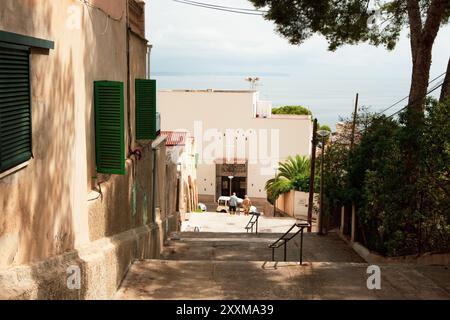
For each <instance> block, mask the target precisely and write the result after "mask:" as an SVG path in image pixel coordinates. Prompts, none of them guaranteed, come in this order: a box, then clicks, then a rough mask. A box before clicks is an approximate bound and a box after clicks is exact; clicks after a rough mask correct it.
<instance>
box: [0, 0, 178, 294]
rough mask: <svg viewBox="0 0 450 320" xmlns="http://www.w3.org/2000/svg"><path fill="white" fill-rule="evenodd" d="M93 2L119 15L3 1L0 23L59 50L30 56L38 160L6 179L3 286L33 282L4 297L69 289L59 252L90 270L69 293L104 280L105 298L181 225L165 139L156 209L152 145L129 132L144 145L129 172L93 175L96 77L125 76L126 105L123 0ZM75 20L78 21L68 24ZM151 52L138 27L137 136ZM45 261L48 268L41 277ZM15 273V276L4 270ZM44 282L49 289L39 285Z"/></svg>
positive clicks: (70, 4) (0, 223)
mask: <svg viewBox="0 0 450 320" xmlns="http://www.w3.org/2000/svg"><path fill="white" fill-rule="evenodd" d="M90 3H91V4H93V5H95V6H98V7H100V8H101V9H103V10H105V11H106V13H107V14H109V15H110V16H111V17H114V18H118V19H119V21H114V20H113V19H109V21H108V19H107V18H106V15H105V14H104V13H102V12H101V11H100V10H97V9H95V8H91V7H88V6H86V5H84V4H83V3H82V2H81V1H77V0H58V1H53V0H21V1H17V0H2V2H1V5H0V17H1V19H0V29H1V30H4V31H8V32H14V33H19V34H23V35H27V36H33V37H38V38H44V39H48V40H52V41H54V43H55V48H54V49H53V50H49V51H45V50H33V51H32V54H31V73H32V76H31V82H32V84H31V86H32V117H33V123H32V136H33V154H34V158H33V159H31V160H30V161H29V163H28V165H27V166H26V167H25V168H22V169H21V170H19V171H17V172H14V173H12V174H10V175H8V176H6V177H1V178H0V289H2V290H3V289H5V290H6V289H8V288H16V287H17V288H25V287H26V285H25V284H32V286H31V287H30V288H28V289H23V290H22V289H20V290H22V291H20V290H19V289H17V290H19V291H17V290H16V289H14V290H13V292H12V293H11V292H9V291H7V292H5V291H2V290H0V297H41V298H42V297H59V298H65V297H68V296H70V294H68V293H67V292H66V291H64V290H65V289H64V288H62V287H61V286H60V285H58V287H55V284H56V283H59V284H61V283H64V281H65V279H66V277H67V275H66V273H65V270H64V269H61V266H59V267H58V266H57V265H56V264H54V263H53V262H51V263H50V262H49V261H60V260H61V259H63V260H64V261H66V262H67V261H68V262H70V263H77V261H81V262H82V263H81V266H82V270H83V272H86V274H85V276H86V277H88V278H89V279H88V278H83V279H84V280H86V279H87V280H86V281H87V282H86V283H84V285H85V287H84V288H83V289H82V290H84V292H76V293H71V294H72V295H74V294H78V297H91V298H95V292H94V291H95V290H94V289H93V287H95V286H96V285H97V283H98V282H99V281H102V280H105V279H106V280H105V281H106V282H105V283H104V285H105V286H108V290H106V289H105V291H104V292H103V291H102V292H103V293H102V294H103V295H102V296H101V297H108V296H110V295H111V294H112V293H113V291H114V289H115V287H116V286H117V285H118V284H119V283H120V280H121V277H122V276H123V273H124V272H125V270H126V268H127V266H128V265H129V263H130V262H132V260H133V259H135V258H138V257H143V258H145V257H147V258H150V257H155V256H156V255H157V254H158V253H159V251H160V246H161V245H162V243H163V242H162V240H163V239H164V237H166V236H167V233H168V232H169V231H170V230H174V228H176V227H177V223H174V222H173V221H174V220H176V215H175V212H173V210H174V204H173V203H174V198H175V197H170V198H169V199H167V198H166V195H167V194H174V193H175V192H176V189H175V191H174V190H171V189H170V188H173V187H174V185H175V186H176V168H175V169H174V168H173V167H172V166H170V164H167V162H166V150H165V145H164V142H161V143H162V145H157V146H153V147H155V148H156V150H157V165H156V166H157V171H158V177H157V179H158V181H157V182H156V186H157V189H158V193H157V195H158V197H159V203H160V205H159V207H160V208H159V210H157V214H156V216H154V217H153V211H152V201H153V199H152V166H153V160H152V159H153V156H152V152H153V151H152V145H151V144H149V143H147V144H143V145H139V144H137V143H135V142H134V138H133V139H132V140H133V142H132V149H135V148H140V149H142V153H143V157H142V159H140V160H138V159H136V157H131V158H130V159H128V160H127V163H126V174H125V175H123V176H119V175H110V176H109V175H100V174H97V173H96V168H95V136H94V109H93V82H94V81H96V80H115V81H122V82H124V99H125V110H126V105H127V104H126V103H127V101H126V98H127V95H126V81H127V63H126V61H127V60H126V15H125V10H126V0H92V1H90ZM68 19H75V20H70V21H71V24H70V23H69V24H68V21H69V20H68ZM78 23H79V24H78ZM78 25H79V28H78ZM145 57H146V43H145V42H144V41H142V39H140V38H139V37H137V36H135V35H133V34H131V35H130V61H131V68H130V71H131V79H132V81H131V83H130V84H131V99H130V105H131V117H130V123H131V127H132V131H133V136H134V79H135V78H144V77H145V71H146V70H145V65H146V59H145ZM127 123H128V121H127V117H126V112H125V126H126V127H127ZM125 131H126V132H127V129H125ZM125 139H126V140H125V141H127V137H126V138H125ZM126 149H127V148H126ZM174 170H175V172H174ZM94 177H96V178H95V179H94ZM174 181H175V182H174ZM98 183H100V185H98ZM169 211H170V212H169ZM92 254H93V255H94V256H95V259H94V258H92V256H91V255H92ZM80 259H81V260H80ZM84 259H87V260H84ZM42 269H44V270H46V274H43V275H39V274H38V273H39V272H40V271H39V270H42ZM30 270H31V271H30ZM38 271H39V272H38ZM105 272H106V273H108V272H109V273H110V275H105V274H104V273H105ZM17 273H21V274H22V273H23V274H24V276H21V277H17ZM11 274H16V276H11V277H9V276H5V275H11ZM25 274H26V276H25ZM59 276H60V277H61V278H58V279H57V280H55V279H54V277H59ZM8 279H10V280H11V281H9V280H8ZM18 279H19V280H18ZM2 281H3V282H2ZM5 281H6V282H5ZM8 281H9V282H8ZM17 281H19V282H17ZM8 284H9V285H8ZM24 285H25V287H24ZM41 285H42V286H44V285H45V286H47V291H45V292H41V293H39V292H40V291H39V290H40V289H42V287H41ZM52 290H53V291H54V292H53V293H52ZM89 290H94V291H92V292H91V291H89ZM16 291H17V292H16ZM88 291H89V292H91V293H89V292H88ZM23 292H27V293H26V294H24V293H23ZM38 293H39V294H38Z"/></svg>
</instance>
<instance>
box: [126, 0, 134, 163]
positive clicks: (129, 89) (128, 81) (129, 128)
mask: <svg viewBox="0 0 450 320" xmlns="http://www.w3.org/2000/svg"><path fill="white" fill-rule="evenodd" d="M128 1H129V0H127V1H126V3H125V5H126V22H125V23H126V28H127V34H126V50H127V125H128V139H127V140H128V151H127V155H128V157H129V156H130V155H131V143H132V141H131V120H130V115H131V112H130V106H131V103H130V91H131V85H130V77H131V72H130V17H129V12H128V9H129V3H128Z"/></svg>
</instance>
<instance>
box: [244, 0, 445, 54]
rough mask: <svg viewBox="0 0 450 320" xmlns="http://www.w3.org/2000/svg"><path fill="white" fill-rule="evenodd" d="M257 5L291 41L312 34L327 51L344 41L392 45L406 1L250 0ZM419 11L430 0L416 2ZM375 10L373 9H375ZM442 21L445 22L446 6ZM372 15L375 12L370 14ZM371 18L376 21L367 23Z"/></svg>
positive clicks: (403, 18) (404, 21)
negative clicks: (265, 10)
mask: <svg viewBox="0 0 450 320" xmlns="http://www.w3.org/2000/svg"><path fill="white" fill-rule="evenodd" d="M250 2H252V3H253V5H255V7H257V8H263V7H264V8H266V9H268V13H267V14H266V15H265V18H266V19H267V20H271V21H273V22H274V23H275V25H276V30H277V32H278V33H280V34H281V35H282V36H283V37H285V38H287V39H288V40H289V42H290V43H291V44H294V45H299V44H301V43H303V42H305V41H306V40H307V39H309V38H310V37H311V36H313V35H314V34H320V35H322V36H323V37H325V38H326V40H327V41H328V44H329V50H331V51H334V50H336V49H337V48H339V47H340V46H342V45H344V44H352V45H353V44H358V43H361V42H368V43H370V44H372V45H375V46H379V45H384V46H385V47H386V48H387V49H389V50H392V49H394V48H395V45H396V43H397V42H398V40H399V37H400V32H401V31H402V29H403V27H404V26H405V25H407V24H408V22H409V21H408V14H407V1H404V0H391V1H377V2H376V6H375V7H371V3H370V1H369V0H342V1H336V0H322V1H317V0H295V1H291V0H250ZM418 3H419V8H420V11H421V13H422V14H423V15H426V13H427V11H428V8H429V6H430V3H431V0H420V1H418ZM375 10H377V11H375ZM445 10H446V11H445V14H444V16H443V18H442V24H445V23H447V22H448V19H449V16H450V5H447V7H446V9H445ZM374 14H376V15H375V16H374ZM371 17H375V18H377V20H375V21H374V22H376V23H368V21H370V20H369V18H371Z"/></svg>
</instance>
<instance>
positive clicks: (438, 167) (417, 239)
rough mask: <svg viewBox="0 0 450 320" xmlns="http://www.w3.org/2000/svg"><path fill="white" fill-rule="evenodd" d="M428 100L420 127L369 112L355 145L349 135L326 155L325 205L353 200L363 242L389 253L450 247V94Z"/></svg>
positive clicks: (361, 122)
mask: <svg viewBox="0 0 450 320" xmlns="http://www.w3.org/2000/svg"><path fill="white" fill-rule="evenodd" d="M427 101H428V103H427V106H426V113H425V121H424V126H423V127H422V128H416V129H415V130H416V132H413V133H412V132H410V130H411V129H409V128H408V127H406V126H405V125H404V123H403V120H402V119H403V117H402V116H401V117H400V120H399V121H396V120H392V119H390V118H387V117H385V116H378V115H374V114H370V113H367V112H364V113H363V114H361V115H360V116H359V118H358V122H357V124H358V126H357V132H359V133H360V134H359V139H357V140H358V142H357V143H356V144H355V146H354V148H353V149H352V150H349V146H348V142H346V141H349V139H348V137H343V139H338V141H337V142H335V143H333V144H332V145H331V146H330V147H329V148H328V150H327V152H326V154H325V163H324V165H325V168H326V174H325V176H324V185H325V191H324V203H325V208H326V211H327V212H333V210H334V209H335V208H337V207H339V206H341V205H344V204H350V203H355V204H356V206H357V208H358V218H359V230H358V231H359V233H360V234H361V239H360V241H362V242H363V243H364V244H365V245H366V246H367V247H368V248H369V249H371V250H375V251H377V252H379V253H381V254H384V255H387V256H399V255H407V254H417V253H423V252H432V251H439V252H448V251H450V209H449V208H450V100H447V101H446V102H445V103H437V102H436V101H435V100H433V99H428V100H427ZM347 134H348V133H347ZM411 134H415V135H417V136H419V137H420V140H419V143H418V144H417V150H416V154H415V159H416V162H415V163H414V164H413V168H414V172H413V173H414V175H415V177H417V179H414V180H411V179H410V177H411V171H410V170H411V169H410V168H411V167H408V169H407V168H406V167H407V166H406V164H405V162H406V161H405V155H406V150H407V148H409V147H410V146H408V145H405V143H404V142H403V141H405V137H407V136H408V135H411ZM411 181H414V182H411Z"/></svg>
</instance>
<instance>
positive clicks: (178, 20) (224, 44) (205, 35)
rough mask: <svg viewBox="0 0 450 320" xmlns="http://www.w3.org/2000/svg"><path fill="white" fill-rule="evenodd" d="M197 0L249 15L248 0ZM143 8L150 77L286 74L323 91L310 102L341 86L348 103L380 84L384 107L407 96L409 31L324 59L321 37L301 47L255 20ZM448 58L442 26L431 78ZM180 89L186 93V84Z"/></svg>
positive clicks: (447, 31)
mask: <svg viewBox="0 0 450 320" xmlns="http://www.w3.org/2000/svg"><path fill="white" fill-rule="evenodd" d="M202 1H203V2H209V3H214V4H217V5H225V6H233V7H242V8H253V7H252V5H251V4H250V2H249V1H246V0H208V1H204V0H202ZM146 3H147V4H146V10H147V13H146V30H147V38H148V39H149V40H150V42H151V44H152V45H153V49H152V58H151V59H152V60H151V68H152V73H153V74H157V75H158V74H210V75H211V74H213V75H214V74H217V75H221V74H222V75H223V74H232V75H245V76H250V75H254V76H260V77H261V78H262V81H264V77H265V76H270V75H289V76H295V79H299V81H301V82H302V83H304V82H307V81H311V82H312V83H317V85H318V86H321V87H320V88H317V89H318V90H314V91H313V92H314V95H320V92H321V91H322V92H326V91H330V90H331V91H332V90H336V88H339V90H343V89H341V88H344V87H343V86H345V88H348V90H349V92H350V91H351V92H352V96H353V93H354V92H363V93H365V92H371V91H372V92H371V94H372V97H373V96H374V95H380V94H381V93H378V91H376V90H375V87H377V85H374V83H376V84H381V85H382V84H383V83H385V84H386V86H385V87H384V88H383V93H386V101H392V102H395V100H396V99H400V98H403V97H404V96H405V95H407V94H408V90H409V85H410V83H409V81H410V78H411V57H410V56H411V55H410V47H409V39H408V37H407V32H404V33H403V35H402V38H401V40H400V42H399V43H398V44H397V47H396V49H395V50H393V51H387V50H386V49H385V48H383V47H378V48H377V47H373V46H370V45H368V44H359V45H354V46H344V47H342V48H340V49H338V50H337V51H336V52H329V51H328V50H327V43H326V41H325V40H324V39H323V38H321V37H320V36H314V37H312V38H310V39H309V40H307V41H306V42H305V43H303V44H302V45H300V46H293V45H290V44H289V43H288V41H287V40H286V39H285V38H283V37H281V36H280V35H278V34H277V33H276V32H275V31H274V30H275V26H274V24H273V23H272V22H270V21H267V20H264V18H263V17H260V16H250V15H241V14H235V13H228V12H222V11H215V10H210V9H204V8H199V7H192V6H188V5H184V4H180V3H177V2H174V1H172V0H147V1H146ZM449 54H450V27H449V26H445V27H443V28H441V30H440V32H439V34H438V37H437V39H436V42H435V46H434V49H433V63H432V67H431V72H430V77H431V78H433V76H436V75H438V74H441V73H442V72H444V71H445V69H446V66H447V62H448V58H449ZM387 84H389V86H391V87H392V86H396V85H397V84H398V88H390V87H387ZM371 88H373V90H372V89H371ZM185 89H189V83H187V84H186V86H185ZM230 89H233V88H230ZM273 89H274V90H276V89H277V88H273ZM278 89H279V88H278ZM390 89H392V90H390ZM266 90H270V88H266ZM386 91H392V92H386ZM298 99H299V101H298V104H302V101H301V100H302V96H299V97H298ZM390 99H391V100H390ZM380 103H381V102H380ZM383 103H384V101H383Z"/></svg>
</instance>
